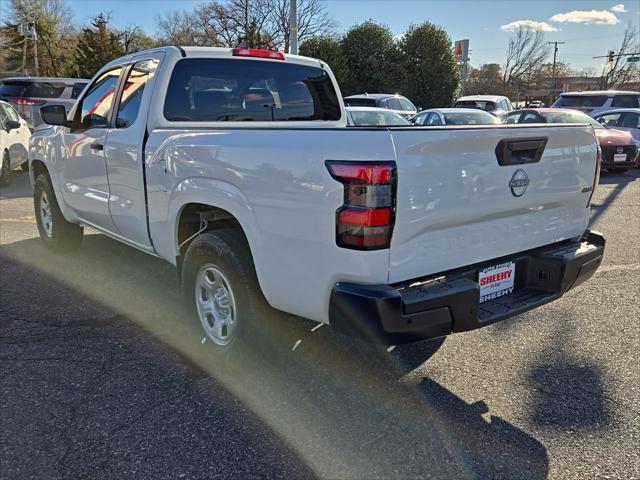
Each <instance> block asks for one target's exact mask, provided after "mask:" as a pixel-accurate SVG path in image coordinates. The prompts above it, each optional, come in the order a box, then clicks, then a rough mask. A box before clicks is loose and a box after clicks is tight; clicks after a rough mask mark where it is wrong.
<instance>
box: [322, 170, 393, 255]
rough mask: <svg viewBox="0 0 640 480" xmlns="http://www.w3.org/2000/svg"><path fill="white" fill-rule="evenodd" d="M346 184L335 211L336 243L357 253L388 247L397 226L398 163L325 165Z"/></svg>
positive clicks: (337, 178) (335, 176)
mask: <svg viewBox="0 0 640 480" xmlns="http://www.w3.org/2000/svg"><path fill="white" fill-rule="evenodd" d="M326 164H327V168H328V169H329V173H330V174H331V176H332V177H333V178H335V179H336V180H338V181H339V182H340V183H342V184H343V185H344V204H343V205H342V206H341V207H340V208H339V209H338V210H337V212H336V243H337V244H338V246H340V247H343V248H350V249H354V250H379V249H383V248H389V245H390V243H391V234H392V233H393V224H394V223H395V189H396V165H395V162H341V161H332V160H329V161H327V162H326Z"/></svg>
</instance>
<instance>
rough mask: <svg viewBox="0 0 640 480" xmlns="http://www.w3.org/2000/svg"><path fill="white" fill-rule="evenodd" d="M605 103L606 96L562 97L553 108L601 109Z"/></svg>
mask: <svg viewBox="0 0 640 480" xmlns="http://www.w3.org/2000/svg"><path fill="white" fill-rule="evenodd" d="M606 101H607V96H606V95H562V96H561V97H560V98H559V99H558V100H557V101H556V103H554V104H553V106H554V107H601V106H602V105H604V103H605V102H606Z"/></svg>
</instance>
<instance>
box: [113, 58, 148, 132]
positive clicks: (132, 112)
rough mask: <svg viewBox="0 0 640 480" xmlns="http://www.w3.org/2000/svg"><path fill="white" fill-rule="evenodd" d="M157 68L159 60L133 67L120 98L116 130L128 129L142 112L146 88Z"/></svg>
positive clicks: (142, 62)
mask: <svg viewBox="0 0 640 480" xmlns="http://www.w3.org/2000/svg"><path fill="white" fill-rule="evenodd" d="M157 68H158V61H157V60H143V61H141V62H137V63H136V64H135V65H134V66H133V68H132V69H131V71H130V72H129V75H128V76H127V81H126V82H125V84H124V88H123V89H122V97H121V98H120V104H119V105H118V115H117V117H116V128H127V127H129V126H130V125H132V124H133V122H135V121H136V118H138V112H139V111H140V103H141V102H142V94H143V93H144V87H145V86H146V85H147V83H148V82H149V80H151V79H152V78H153V75H154V74H155V72H156V69H157Z"/></svg>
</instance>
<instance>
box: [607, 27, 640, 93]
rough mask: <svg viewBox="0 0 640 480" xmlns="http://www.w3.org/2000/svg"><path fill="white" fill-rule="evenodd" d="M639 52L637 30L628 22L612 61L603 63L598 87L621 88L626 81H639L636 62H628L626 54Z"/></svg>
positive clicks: (639, 39)
mask: <svg viewBox="0 0 640 480" xmlns="http://www.w3.org/2000/svg"><path fill="white" fill-rule="evenodd" d="M637 52H640V37H638V31H637V30H636V29H635V27H633V25H632V24H629V26H628V27H627V29H626V30H625V32H624V36H623V37H622V42H621V43H620V48H619V49H618V51H617V52H615V54H616V56H615V57H614V59H613V62H612V63H610V64H607V65H605V67H604V68H603V70H602V76H601V77H600V82H599V87H600V88H601V89H603V90H607V89H610V88H614V87H617V88H622V87H624V86H625V85H627V84H628V83H631V82H638V81H640V68H639V67H638V63H637V62H634V63H631V62H628V61H627V58H628V57H627V55H628V54H630V53H637Z"/></svg>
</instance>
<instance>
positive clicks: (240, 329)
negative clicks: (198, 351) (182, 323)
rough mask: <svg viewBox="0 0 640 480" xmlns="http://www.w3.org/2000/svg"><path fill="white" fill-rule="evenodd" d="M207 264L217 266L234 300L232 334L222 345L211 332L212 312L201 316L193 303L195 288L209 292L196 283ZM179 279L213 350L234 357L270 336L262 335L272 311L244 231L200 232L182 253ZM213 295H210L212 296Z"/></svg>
mask: <svg viewBox="0 0 640 480" xmlns="http://www.w3.org/2000/svg"><path fill="white" fill-rule="evenodd" d="M211 266H213V267H215V268H216V269H218V270H219V272H220V273H221V274H222V275H223V276H224V277H225V278H224V280H225V282H223V283H224V284H225V285H226V286H227V287H228V288H229V290H230V291H231V292H232V294H231V295H230V298H232V299H233V301H234V303H235V309H234V323H235V327H234V330H233V334H232V338H231V340H230V341H229V343H228V344H226V345H222V344H220V343H217V342H216V339H215V338H214V337H215V334H214V333H212V332H211V330H213V329H214V327H213V323H214V320H215V319H214V318H213V316H212V315H210V318H209V319H207V318H204V317H205V316H204V315H203V316H202V317H201V315H200V313H199V310H198V306H197V304H196V302H197V300H196V298H197V297H196V292H197V291H199V292H200V293H198V295H203V296H207V295H209V294H207V292H206V289H203V288H202V287H201V284H199V283H198V278H199V277H200V276H202V275H203V271H204V272H206V269H207V268H210V267H211ZM181 281H182V293H183V295H184V300H185V302H186V304H187V305H188V306H189V307H190V310H191V311H192V312H193V316H194V317H195V320H196V321H197V322H198V324H199V326H200V328H202V330H203V332H204V334H205V338H206V339H207V340H208V342H207V343H211V344H213V346H214V351H215V352H216V353H218V354H220V355H223V356H225V357H229V356H233V357H235V356H237V355H239V354H243V353H247V352H248V351H249V350H248V349H247V347H249V349H251V350H253V351H252V352H251V353H256V345H257V344H258V343H260V344H261V345H262V346H264V345H266V344H270V343H271V342H270V340H273V339H268V338H265V336H266V335H267V331H268V327H269V319H270V317H271V316H272V315H273V314H274V310H273V309H272V308H271V307H270V306H269V305H268V304H267V301H266V300H265V299H264V296H263V295H262V292H261V290H260V286H259V284H258V280H257V277H256V273H255V268H254V266H253V260H252V257H251V252H250V250H249V246H248V245H247V241H246V239H245V237H244V235H243V234H242V232H241V231H239V230H238V229H236V228H222V229H219V230H213V231H210V232H206V233H203V234H202V235H200V236H198V237H197V238H196V239H195V240H193V242H192V243H191V245H189V248H188V249H187V253H186V254H185V259H184V264H183V268H182V276H181ZM197 283H198V286H197ZM203 290H204V292H203ZM214 296H215V295H212V298H213V297H214ZM198 298H202V297H198ZM204 300H206V298H205V299H204ZM216 321H217V320H216ZM205 322H207V323H208V326H209V330H207V328H205ZM230 336H231V335H230ZM258 339H260V341H259V342H257V340H258ZM218 341H219V340H218Z"/></svg>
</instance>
